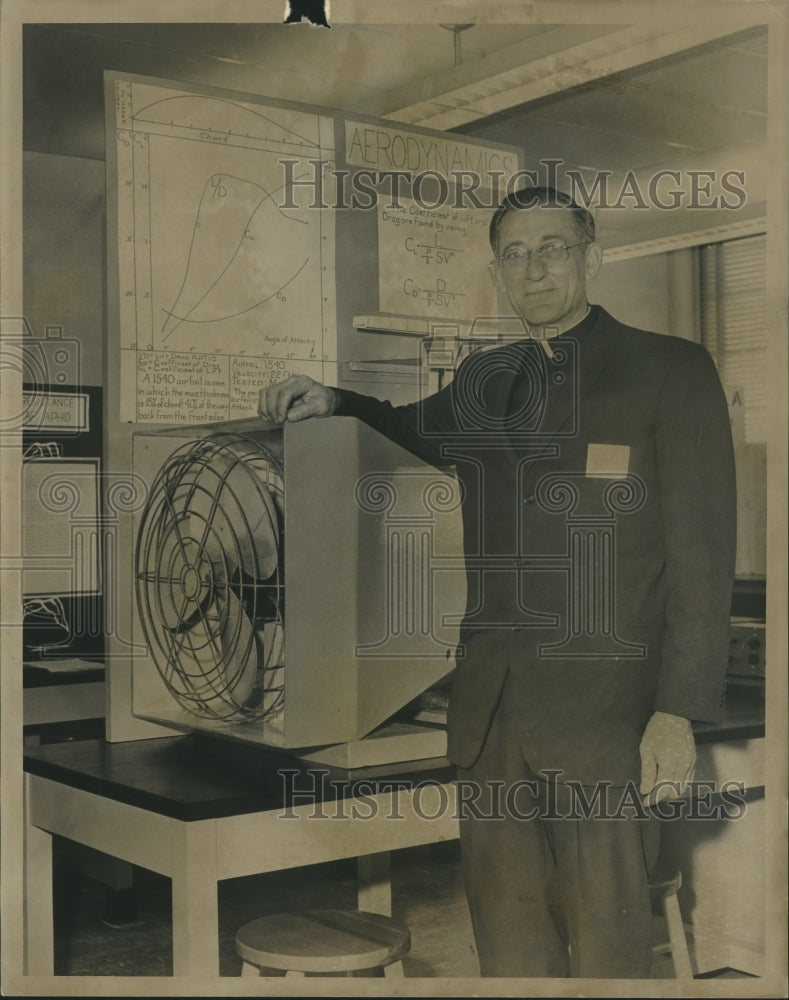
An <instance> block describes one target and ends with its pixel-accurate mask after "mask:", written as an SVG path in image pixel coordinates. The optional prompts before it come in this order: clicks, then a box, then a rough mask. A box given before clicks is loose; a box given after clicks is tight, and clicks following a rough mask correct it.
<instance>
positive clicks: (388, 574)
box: [131, 417, 466, 766]
mask: <svg viewBox="0 0 789 1000" xmlns="http://www.w3.org/2000/svg"><path fill="white" fill-rule="evenodd" d="M133 456H134V470H135V473H136V474H137V475H139V476H140V477H141V478H142V479H144V481H145V482H146V483H149V484H150V486H149V490H148V497H147V500H146V502H145V504H144V506H143V507H142V508H141V510H140V512H139V514H138V515H137V517H136V518H135V521H136V524H135V537H136V543H135V564H134V569H133V574H134V579H135V587H136V597H137V600H136V602H135V609H134V610H135V612H136V614H135V618H134V621H135V627H134V636H135V640H136V641H137V643H138V645H137V649H136V655H135V656H134V658H133V661H132V690H131V696H132V698H131V710H132V713H133V715H134V716H136V717H137V718H139V719H142V720H145V721H147V722H154V723H158V724H162V725H164V726H167V727H169V728H174V729H177V730H179V731H186V732H192V731H195V730H197V731H201V732H205V733H211V734H215V735H218V736H222V737H224V738H227V739H230V740H235V741H241V742H245V743H255V744H260V745H264V746H271V747H279V748H283V749H287V750H294V751H296V752H298V754H299V756H303V757H305V758H306V759H309V760H316V761H320V762H325V763H340V764H341V765H342V766H351V763H350V762H353V763H354V766H355V763H356V762H359V761H364V762H365V764H366V763H367V762H370V763H374V762H375V763H379V762H384V758H386V759H396V760H402V759H408V757H407V756H404V755H410V756H414V755H416V756H422V757H435V756H440V755H441V754H442V753H443V752H444V748H445V745H446V738H445V733H444V731H443V729H440V728H436V729H426V728H425V727H424V726H422V725H421V724H420V725H419V726H413V725H411V723H410V722H408V723H404V722H403V717H402V712H403V711H404V710H405V708H406V706H408V705H410V704H411V703H412V702H413V700H414V699H415V698H416V697H417V695H419V694H420V693H421V692H422V691H424V690H425V689H426V688H427V687H430V686H431V685H432V684H435V683H437V682H438V681H440V680H442V678H444V677H446V676H447V675H448V673H450V672H451V671H452V669H453V668H454V660H455V654H456V649H457V644H458V622H459V621H460V618H461V616H462V613H463V610H464V608H465V600H466V585H465V564H464V559H463V552H462V535H461V532H462V527H461V520H460V494H459V488H458V485H457V482H456V481H455V480H454V479H453V478H452V477H449V476H447V475H446V474H444V473H442V472H439V471H438V470H437V469H435V468H433V467H432V466H429V465H426V464H425V463H424V462H422V461H420V460H419V459H418V458H415V457H414V456H412V455H409V454H408V453H407V452H405V451H404V450H403V449H402V448H400V447H399V446H398V445H396V444H394V443H393V442H391V441H389V440H387V439H386V438H384V437H383V436H382V435H380V434H378V432H377V431H375V430H373V429H372V428H370V427H367V426H366V425H365V424H363V423H361V422H360V421H357V420H354V419H353V418H351V417H332V419H331V420H305V421H303V422H300V423H293V424H287V425H286V426H285V427H284V428H276V427H271V426H267V425H264V424H263V423H262V422H261V421H259V420H240V421H232V422H229V423H225V424H215V425H202V426H196V427H176V428H166V429H160V430H151V431H140V432H137V433H136V434H135V437H134V448H133ZM286 581H287V583H286ZM286 619H287V620H286ZM141 639H144V643H143V642H140V641H139V640H141ZM417 721H418V720H417ZM404 726H405V729H404ZM395 737H396V738H395ZM360 766H364V765H362V764H360Z"/></svg>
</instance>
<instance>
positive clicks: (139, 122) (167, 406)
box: [114, 80, 337, 424]
mask: <svg viewBox="0 0 789 1000" xmlns="http://www.w3.org/2000/svg"><path fill="white" fill-rule="evenodd" d="M114 107H115V123H116V153H117V178H118V179H117V185H118V191H117V204H118V276H119V289H118V292H119V301H120V339H121V344H120V346H121V400H120V408H121V412H120V418H121V420H122V421H133V422H139V423H169V424H172V423H196V422H202V421H216V420H229V419H235V418H239V417H248V416H251V415H253V414H254V413H255V412H256V408H257V396H258V390H259V389H260V387H261V386H264V385H267V384H269V383H270V382H272V381H275V380H278V379H280V378H284V377H285V376H286V375H289V374H292V373H297V372H298V373H304V374H307V375H310V376H312V377H313V378H316V379H318V380H320V381H324V382H330V383H332V382H335V381H336V363H337V334H336V321H335V291H334V288H335V274H334V220H333V213H332V212H331V210H324V209H321V208H318V207H314V206H313V205H312V202H311V198H310V196H309V194H308V192H306V190H305V191H304V193H303V194H301V193H300V190H299V188H296V189H295V191H296V195H295V201H292V202H291V204H290V207H288V208H287V209H285V208H282V207H281V205H282V201H283V197H282V190H281V188H282V183H283V179H282V168H281V163H280V161H281V160H282V159H283V158H287V159H289V160H295V161H296V165H295V167H294V168H293V169H294V172H295V173H294V176H295V177H298V176H299V175H300V173H301V172H302V168H301V163H302V161H303V163H304V168H303V173H304V174H305V175H307V174H309V175H310V176H312V173H313V171H314V167H313V166H312V165H311V161H312V163H314V161H316V160H320V161H322V163H324V164H325V168H324V169H326V170H330V169H331V168H332V167H333V164H334V148H333V147H334V140H333V123H332V121H331V119H329V118H326V117H323V116H319V115H314V114H310V113H309V112H301V111H298V112H297V111H291V110H285V109H282V108H273V107H269V106H267V105H262V104H260V105H259V104H255V103H252V102H249V103H246V102H244V103H242V102H239V101H232V100H226V99H223V98H219V97H210V96H205V95H201V94H191V93H188V92H186V91H180V90H175V89H170V88H166V87H160V86H155V85H153V84H148V83H137V82H130V81H120V80H119V81H116V83H115V92H114Z"/></svg>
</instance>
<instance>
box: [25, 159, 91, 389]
mask: <svg viewBox="0 0 789 1000" xmlns="http://www.w3.org/2000/svg"><path fill="white" fill-rule="evenodd" d="M23 169H24V179H23V184H24V195H23V198H24V207H23V211H24V225H25V240H24V249H23V267H24V271H23V274H24V294H23V302H24V308H25V316H26V318H27V321H28V323H29V324H30V326H31V327H32V330H33V333H34V334H35V335H36V336H38V337H43V336H45V331H46V327H47V326H50V325H56V326H62V327H63V336H64V337H65V338H74V339H77V340H78V341H79V342H80V347H81V350H80V361H81V371H80V378H79V381H80V384H82V385H96V386H99V385H101V384H102V379H103V363H102V357H103V347H102V336H103V331H104V163H103V162H101V161H96V160H87V159H82V158H78V157H73V156H56V155H52V154H47V153H33V152H25V153H24V154H23Z"/></svg>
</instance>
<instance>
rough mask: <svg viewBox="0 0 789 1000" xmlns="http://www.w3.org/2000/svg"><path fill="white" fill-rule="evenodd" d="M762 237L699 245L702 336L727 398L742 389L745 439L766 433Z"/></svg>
mask: <svg viewBox="0 0 789 1000" xmlns="http://www.w3.org/2000/svg"><path fill="white" fill-rule="evenodd" d="M766 252H767V251H766V237H765V236H764V235H763V234H762V235H759V236H748V237H745V238H743V239H736V240H729V241H726V242H723V243H712V244H710V245H708V246H704V247H702V248H701V336H702V343H703V344H704V346H705V347H706V348H707V350H708V351H709V352H710V354H711V355H712V357H713V358H714V359H715V363H716V364H717V366H718V372H719V374H720V377H721V381H722V382H723V385H724V387H725V388H726V393H727V396H728V398H729V402H730V403H731V402H732V400H733V399H734V398H735V394H736V393H737V394H740V397H741V399H740V401H741V402H742V405H743V408H744V417H745V444H763V443H764V442H765V441H766V439H767V399H766V391H765V372H766V353H767V284H766V277H765V271H766V266H767V256H766Z"/></svg>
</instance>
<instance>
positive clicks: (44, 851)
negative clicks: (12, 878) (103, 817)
mask: <svg viewBox="0 0 789 1000" xmlns="http://www.w3.org/2000/svg"><path fill="white" fill-rule="evenodd" d="M23 878H24V900H25V902H24V924H25V926H24V942H25V944H24V964H23V969H24V974H25V975H26V976H52V975H54V973H55V932H54V926H53V917H54V914H53V907H52V835H51V834H50V833H47V832H46V831H45V830H40V829H39V828H38V827H37V826H33V824H32V823H31V822H30V776H29V775H26V776H25V855H24V874H23Z"/></svg>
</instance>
